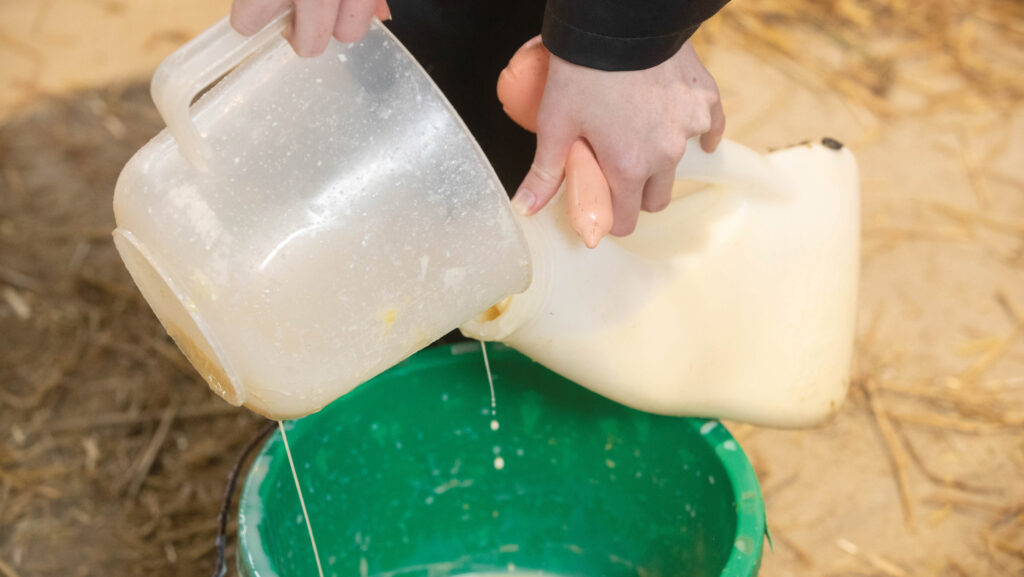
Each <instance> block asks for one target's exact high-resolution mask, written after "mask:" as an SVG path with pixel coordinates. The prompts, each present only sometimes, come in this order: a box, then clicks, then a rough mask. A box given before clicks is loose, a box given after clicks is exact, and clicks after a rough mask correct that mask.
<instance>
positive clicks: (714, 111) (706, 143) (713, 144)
mask: <svg viewBox="0 0 1024 577" xmlns="http://www.w3.org/2000/svg"><path fill="white" fill-rule="evenodd" d="M724 133H725V111H724V110H722V98H721V96H720V95H719V94H718V92H717V91H716V92H715V99H714V100H713V101H712V102H711V128H709V129H708V131H707V132H705V133H704V134H702V135H701V137H700V147H701V148H702V149H704V152H714V151H715V149H716V148H718V143H719V142H722V135H723V134H724Z"/></svg>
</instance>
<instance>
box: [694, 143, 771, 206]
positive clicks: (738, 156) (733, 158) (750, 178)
mask: <svg viewBox="0 0 1024 577" xmlns="http://www.w3.org/2000/svg"><path fill="white" fill-rule="evenodd" d="M676 180H693V181H698V182H707V183H710V184H738V185H749V186H745V187H744V188H745V189H747V190H752V191H757V192H758V193H759V194H764V193H767V194H771V195H775V194H784V192H785V188H784V187H783V186H782V182H780V179H779V173H778V171H777V170H775V169H773V168H772V165H771V163H770V162H769V160H768V158H767V157H765V156H764V155H763V154H761V153H759V152H756V151H754V150H751V149H749V148H747V147H746V146H743V145H742V144H740V143H738V142H735V141H732V140H727V139H723V140H722V141H721V142H720V143H719V144H718V148H716V149H715V151H714V152H710V153H709V152H704V149H703V148H701V146H700V138H699V137H694V138H691V139H690V140H688V141H687V142H686V154H684V155H683V159H682V160H681V161H680V162H679V165H678V166H676Z"/></svg>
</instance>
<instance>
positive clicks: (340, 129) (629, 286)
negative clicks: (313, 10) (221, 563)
mask: <svg viewBox="0 0 1024 577" xmlns="http://www.w3.org/2000/svg"><path fill="white" fill-rule="evenodd" d="M282 25H283V21H282V20H281V19H279V20H277V21H276V22H275V23H273V24H271V25H270V26H268V27H267V29H265V30H264V31H262V32H260V33H258V34H257V35H255V36H253V37H250V38H245V37H242V36H240V35H238V34H237V33H235V32H234V31H233V30H231V28H230V26H229V25H228V23H227V21H226V20H224V21H221V22H219V23H217V24H216V25H215V26H213V27H212V28H210V29H209V30H207V31H206V32H204V33H202V34H201V35H200V36H198V37H197V38H195V39H194V40H192V41H191V42H189V43H188V44H186V45H185V46H183V47H182V48H181V49H179V50H178V51H177V52H175V53H174V54H172V55H171V56H170V57H169V58H168V59H167V60H165V61H164V63H163V64H162V65H161V67H160V68H159V69H158V71H157V73H156V75H155V76H154V79H153V85H152V92H153V97H154V100H155V101H156V103H157V107H158V109H159V110H160V113H161V114H162V116H163V118H164V120H165V121H166V122H167V126H168V128H167V130H165V131H163V132H162V133H160V134H159V135H158V136H157V137H155V138H154V139H153V140H152V141H151V142H149V143H148V144H147V145H146V146H145V147H143V148H142V149H141V150H140V151H139V152H138V153H137V154H136V155H135V156H134V157H133V158H132V160H131V161H130V162H129V163H128V165H127V166H126V167H125V169H124V171H123V172H122V174H121V177H120V178H119V180H118V183H117V189H116V193H115V197H114V209H115V214H116V218H117V230H115V231H114V241H115V244H116V245H117V248H118V251H119V252H120V254H121V256H122V258H123V259H124V261H125V264H126V266H127V268H128V270H129V272H130V273H131V275H132V278H133V279H134V280H135V282H136V284H138V286H139V288H140V290H141V291H142V293H143V295H144V296H145V298H146V300H147V301H148V302H149V303H150V305H151V306H152V308H153V310H154V312H155V313H156V315H157V317H158V318H159V319H160V321H161V323H163V325H164V327H165V328H166V329H167V331H168V333H169V334H170V335H171V336H172V337H173V338H174V340H175V341H176V342H177V343H178V345H179V347H180V348H181V349H182V350H183V351H184V352H185V354H186V356H188V358H189V360H190V361H191V362H192V364H193V365H194V366H195V367H196V369H197V370H198V371H199V372H200V374H202V375H203V377H204V378H205V379H206V380H207V382H208V383H209V384H210V386H211V388H212V389H213V390H214V391H215V392H217V393H218V394H219V395H221V396H222V397H224V398H225V399H226V400H227V401H228V402H230V403H232V404H235V405H245V406H247V407H249V408H250V409H252V410H254V411H256V412H259V413H262V414H264V415H267V416H270V417H273V418H277V419H281V418H292V417H298V416H302V415H305V414H309V413H311V412H315V411H317V410H319V409H321V408H322V407H324V406H325V405H326V404H328V403H330V402H331V401H333V400H334V399H336V398H338V397H340V396H341V395H344V394H345V393H347V392H348V391H350V390H351V389H353V388H354V387H356V386H358V385H359V384H361V383H363V382H365V381H367V380H369V379H370V378H371V377H373V376H374V375H376V374H378V373H380V372H382V371H383V370H385V369H387V368H388V367H390V366H393V365H394V364H396V363H398V362H400V361H401V360H402V359H404V358H405V357H407V356H408V355H410V354H412V353H413V352H415V351H417V350H419V349H420V348H422V347H423V346H426V345H427V344H429V343H430V342H431V341H433V340H434V339H436V338H438V337H440V336H442V335H443V334H445V333H446V332H447V331H449V330H451V329H452V328H455V327H461V329H462V331H463V332H464V333H465V334H467V335H469V336H472V337H475V338H478V339H481V340H496V341H502V342H504V343H506V344H508V345H510V346H512V347H514V348H516V349H518V350H520V351H521V352H523V353H525V354H527V355H528V356H530V357H531V358H533V359H534V360H536V361H538V362H540V363H542V364H544V365H545V366H547V367H548V368H550V369H552V370H554V371H555V372H558V373H561V374H562V375H564V376H566V377H568V378H570V379H572V380H574V381H576V382H577V383H579V384H581V385H583V386H585V387H588V388H590V389H592V390H594V391H596V392H598V393H600V394H602V395H605V396H607V397H610V398H612V399H614V400H616V401H619V402H621V403H624V404H626V405H629V406H632V407H635V408H639V409H643V410H647V411H652V412H656V413H663V414H671V415H693V416H706V417H721V418H729V419H736V420H742V421H746V422H750V423H755V424H761V425H771V426H780V427H796V426H806V425H811V424H814V423H816V422H819V421H821V420H822V419H824V418H826V417H827V416H828V415H830V414H831V413H833V412H834V411H835V410H836V409H837V408H838V406H839V404H840V403H841V402H842V400H843V398H844V396H845V394H846V388H847V381H848V374H849V364H850V357H851V352H852V344H853V333H854V311H855V302H856V286H857V267H858V251H859V247H858V230H859V218H858V210H859V207H858V195H859V185H858V177H857V168H856V163H855V161H854V159H853V156H852V154H851V153H850V152H849V151H848V150H845V149H843V148H842V147H841V146H836V145H835V144H833V143H831V142H829V144H830V145H828V146H826V145H822V144H805V145H799V146H796V147H793V148H790V149H786V150H781V151H778V152H775V153H772V154H770V155H767V156H763V155H760V154H758V153H755V152H753V151H751V150H749V149H746V148H744V147H742V146H741V145H739V144H736V143H733V142H728V141H725V142H723V143H722V144H721V145H720V147H719V149H718V151H716V152H715V153H714V154H705V153H703V152H702V151H701V150H700V147H699V146H697V145H695V143H691V146H689V147H688V149H687V150H688V152H687V154H686V156H685V157H684V159H683V161H682V162H681V163H680V165H679V167H678V169H677V178H678V179H679V181H680V182H683V181H695V182H699V183H704V184H706V185H707V186H705V187H704V188H702V189H700V190H698V191H696V192H689V191H686V190H684V186H683V185H682V184H680V185H679V186H678V187H677V188H678V193H677V194H676V197H675V198H674V200H673V203H672V204H671V205H670V206H669V208H668V209H666V210H665V211H663V212H661V213H658V214H643V215H642V216H641V219H640V223H639V225H638V227H637V232H636V233H634V234H633V235H632V236H630V237H628V238H624V239H605V240H604V241H603V242H601V244H600V245H598V246H597V248H595V249H592V250H591V249H588V248H586V247H585V246H584V244H583V242H581V241H580V239H579V238H578V237H577V236H576V234H575V232H574V231H573V226H572V225H573V224H576V228H579V224H578V223H570V222H569V217H568V216H567V214H566V212H567V211H566V206H565V203H566V199H565V198H564V197H565V195H564V194H563V195H560V197H559V198H557V199H556V201H555V202H553V203H551V205H550V206H548V207H547V208H545V209H544V210H543V211H541V212H540V213H539V214H537V215H535V216H533V217H529V218H522V217H519V216H518V215H516V214H515V213H514V212H513V211H512V210H511V208H510V205H509V202H508V200H507V197H506V195H505V192H504V191H503V190H502V187H501V185H500V184H499V182H498V180H497V178H496V177H495V175H494V173H493V171H492V170H491V168H490V166H489V165H488V163H487V161H486V159H485V157H484V156H483V154H482V152H481V151H480V149H479V147H478V146H477V145H476V143H475V142H474V141H473V139H472V137H471V136H470V134H469V133H468V131H467V130H466V129H465V127H464V125H463V124H462V122H461V121H460V120H459V118H458V116H457V115H456V114H455V112H454V110H453V109H452V108H451V106H450V105H449V104H448V103H447V101H446V100H445V99H444V97H443V96H442V95H441V94H440V92H439V91H438V89H437V88H436V86H434V85H433V83H432V82H431V81H430V79H429V78H428V77H427V75H426V74H425V72H424V71H423V70H422V69H421V68H420V67H419V65H418V64H417V63H416V62H415V60H414V59H413V58H412V56H411V55H409V54H408V52H406V51H405V49H404V48H403V47H402V46H401V45H400V44H399V43H398V41H397V40H396V39H395V38H394V37H393V36H391V34H390V33H389V32H388V31H387V30H386V29H385V28H383V27H382V26H380V25H379V24H374V26H373V27H372V28H371V30H370V31H369V32H368V33H367V35H366V36H365V37H364V39H363V40H362V41H361V42H359V43H356V44H352V45H342V44H339V43H336V42H331V43H330V46H329V47H328V49H327V51H326V52H325V53H324V54H323V55H321V56H320V57H317V58H314V59H300V58H298V57H297V56H295V54H294V53H293V52H292V50H291V49H290V47H289V46H288V45H287V44H286V42H285V41H284V40H283V39H282V38H281V37H280V34H279V32H280V30H281V27H282ZM236 66H237V68H235V67H236ZM233 68H234V70H232V69H233ZM228 71H231V72H230V73H228V74H227V75H226V76H224V78H223V79H222V80H221V81H220V82H218V83H217V84H216V85H214V86H213V88H212V89H210V90H209V92H208V93H206V94H205V95H204V96H202V97H201V98H200V99H199V100H198V102H196V103H195V104H194V105H191V106H190V103H191V101H192V99H193V98H194V97H195V95H196V94H198V93H199V92H201V91H202V90H203V89H204V88H206V87H207V85H209V84H210V83H212V82H214V81H215V80H216V79H217V78H219V77H221V76H223V75H224V74H225V73H227V72H228ZM510 295H511V296H510ZM495 303H498V304H495ZM481 311H484V312H483V313H481Z"/></svg>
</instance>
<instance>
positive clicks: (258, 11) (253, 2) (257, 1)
mask: <svg viewBox="0 0 1024 577" xmlns="http://www.w3.org/2000/svg"><path fill="white" fill-rule="evenodd" d="M290 4H291V0H235V1H234V2H233V3H232V4H231V27H232V28H234V29H235V30H236V31H237V32H238V33H239V34H242V35H245V36H252V35H253V34H255V33H257V32H259V31H260V30H262V29H263V27H264V26H266V25H267V24H269V23H270V21H271V20H273V19H274V17H275V16H277V15H278V14H280V13H281V12H284V9H285V8H287V7H288V6H289V5H290Z"/></svg>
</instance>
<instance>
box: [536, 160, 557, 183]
mask: <svg viewBox="0 0 1024 577" xmlns="http://www.w3.org/2000/svg"><path fill="white" fill-rule="evenodd" d="M530 174H531V175H533V177H534V178H535V179H537V180H538V181H540V183H541V184H543V185H546V186H554V185H557V184H558V183H559V182H560V181H561V180H562V175H561V174H556V173H555V172H554V171H551V170H549V169H547V168H545V167H543V166H541V165H540V164H538V163H536V162H534V163H533V164H531V165H530Z"/></svg>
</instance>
